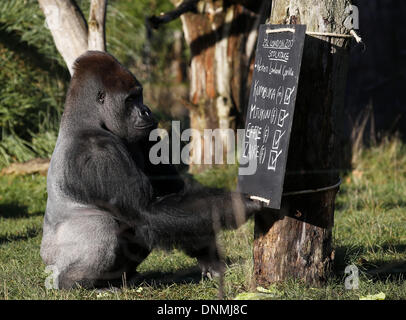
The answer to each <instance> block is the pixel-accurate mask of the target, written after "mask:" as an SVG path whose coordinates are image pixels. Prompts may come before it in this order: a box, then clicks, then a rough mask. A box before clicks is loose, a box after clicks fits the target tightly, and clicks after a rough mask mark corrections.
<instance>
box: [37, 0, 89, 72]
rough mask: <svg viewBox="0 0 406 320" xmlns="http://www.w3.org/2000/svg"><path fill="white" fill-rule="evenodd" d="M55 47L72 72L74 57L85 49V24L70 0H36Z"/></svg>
mask: <svg viewBox="0 0 406 320" xmlns="http://www.w3.org/2000/svg"><path fill="white" fill-rule="evenodd" d="M38 2H39V5H40V7H41V9H42V11H43V12H44V15H45V18H46V23H47V25H48V28H49V29H50V31H51V33H52V37H53V38H54V42H55V45H56V48H57V49H58V51H59V53H60V54H61V55H62V57H63V59H64V60H65V62H66V65H67V67H68V69H69V72H70V74H72V72H73V69H72V67H73V63H74V62H75V59H76V58H77V57H78V56H80V55H81V54H82V53H84V52H85V51H86V50H87V41H88V40H87V25H86V20H85V19H84V17H83V15H82V13H81V11H80V9H79V8H78V7H77V5H76V3H75V2H74V1H72V0H38Z"/></svg>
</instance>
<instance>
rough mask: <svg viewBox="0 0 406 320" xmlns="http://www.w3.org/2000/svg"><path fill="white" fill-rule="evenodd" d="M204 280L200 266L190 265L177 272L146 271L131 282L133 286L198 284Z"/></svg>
mask: <svg viewBox="0 0 406 320" xmlns="http://www.w3.org/2000/svg"><path fill="white" fill-rule="evenodd" d="M201 280H202V275H201V271H200V268H199V267H198V266H196V267H190V268H187V269H182V270H178V271H175V272H159V271H152V272H144V273H139V274H137V275H136V276H134V277H133V278H132V279H131V280H130V281H129V284H130V285H132V286H139V285H142V284H143V285H145V284H146V285H149V286H153V287H157V286H165V285H170V284H197V283H199V282H200V281H201Z"/></svg>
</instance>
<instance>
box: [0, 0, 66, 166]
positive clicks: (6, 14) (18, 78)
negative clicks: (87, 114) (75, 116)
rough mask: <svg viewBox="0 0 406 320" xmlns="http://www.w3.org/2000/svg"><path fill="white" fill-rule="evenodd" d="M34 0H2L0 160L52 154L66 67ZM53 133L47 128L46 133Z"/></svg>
mask: <svg viewBox="0 0 406 320" xmlns="http://www.w3.org/2000/svg"><path fill="white" fill-rule="evenodd" d="M44 21H45V20H44V17H43V15H42V12H41V10H40V8H39V6H38V3H37V2H36V1H33V0H31V1H23V0H10V1H2V2H1V3H0V129H1V132H0V166H4V165H7V164H9V163H10V162H11V161H15V160H17V161H25V160H28V159H30V158H32V157H34V156H43V157H46V156H49V155H50V154H51V152H52V149H53V144H54V141H49V142H47V143H46V144H44V145H39V144H38V143H35V144H34V142H35V141H37V142H38V141H39V139H41V138H40V137H44V136H46V134H45V132H46V131H50V132H52V131H53V132H55V130H56V129H57V126H58V122H59V117H60V114H61V110H62V104H63V99H64V92H65V90H66V84H67V80H68V73H67V70H66V69H65V67H64V62H63V60H62V58H61V57H60V56H59V54H58V53H57V51H56V48H55V46H54V44H53V40H52V37H51V34H50V32H49V30H48V29H47V28H46V27H45V24H44ZM51 136H52V137H53V136H54V134H52V133H51V134H48V137H51Z"/></svg>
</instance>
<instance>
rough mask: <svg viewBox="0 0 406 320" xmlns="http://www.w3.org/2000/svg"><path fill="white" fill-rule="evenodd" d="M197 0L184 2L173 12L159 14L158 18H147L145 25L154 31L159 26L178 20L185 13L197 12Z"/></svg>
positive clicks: (185, 0)
mask: <svg viewBox="0 0 406 320" xmlns="http://www.w3.org/2000/svg"><path fill="white" fill-rule="evenodd" d="M198 2H199V0H184V1H183V2H182V3H181V4H180V5H178V6H177V7H176V8H175V9H174V10H172V11H169V12H167V13H161V14H160V15H159V16H151V17H149V18H147V23H148V24H149V25H150V26H151V27H152V28H154V29H158V28H159V26H160V25H161V24H164V23H168V22H171V21H173V20H175V19H177V18H179V17H180V16H181V15H182V14H184V13H186V12H197V6H196V5H197V3H198Z"/></svg>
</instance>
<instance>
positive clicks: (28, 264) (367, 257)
mask: <svg viewBox="0 0 406 320" xmlns="http://www.w3.org/2000/svg"><path fill="white" fill-rule="evenodd" d="M405 169H406V147H405V145H404V144H402V143H400V142H399V141H398V140H394V141H387V142H384V143H383V144H382V145H381V146H379V147H375V148H372V149H369V150H365V151H363V153H362V154H361V156H360V158H359V160H358V163H357V164H356V166H355V168H354V170H353V171H352V172H351V173H348V174H345V175H344V176H343V184H342V186H341V190H340V192H339V194H338V196H337V201H336V214H335V226H334V230H333V235H334V246H335V251H336V258H335V274H334V275H333V276H332V278H331V279H330V280H329V282H328V283H326V284H325V285H324V286H323V287H320V288H313V287H311V286H308V285H306V284H303V283H301V282H300V281H298V280H294V279H292V280H290V281H286V282H283V283H280V284H277V285H274V286H272V287H270V288H267V289H269V293H262V294H260V295H256V296H255V297H257V298H261V299H305V300H306V299H359V298H360V297H362V296H366V295H370V294H378V293H380V292H383V293H385V295H386V299H406V282H405V279H404V277H405V274H406V263H405V261H406V208H405V206H406V200H405V199H406V197H405V196H406V172H405ZM236 174H237V170H236V168H235V167H230V168H229V169H226V170H222V169H218V168H217V169H214V170H211V171H209V172H205V173H203V174H200V175H198V176H196V178H197V180H198V181H199V182H201V183H204V184H206V185H209V186H222V187H226V188H231V189H232V188H233V187H234V186H235V183H236ZM45 205H46V178H45V177H43V176H39V175H32V176H23V177H0V299H215V298H216V297H217V293H218V283H217V282H216V281H210V280H203V281H202V280H201V278H200V274H199V270H198V268H197V264H196V260H195V259H192V258H190V257H188V256H186V255H185V254H183V253H182V252H180V251H178V250H174V251H172V252H170V253H168V252H164V251H161V250H155V251H153V252H152V253H151V255H150V256H149V257H148V258H147V259H146V260H145V261H144V262H143V263H142V264H141V265H140V266H139V268H138V271H139V272H140V273H141V274H142V275H143V281H142V282H140V283H138V284H137V285H135V286H129V285H128V286H127V287H126V288H125V289H123V290H120V291H118V292H104V293H99V292H96V291H94V290H80V289H77V290H69V291H66V290H61V291H56V290H47V289H45V285H44V284H45V281H46V278H47V276H48V274H47V273H46V272H45V266H44V265H43V263H42V261H41V258H40V256H39V248H40V242H41V233H42V220H43V213H44V210H45ZM253 227H254V223H253V221H252V220H251V221H249V222H248V223H247V224H245V225H244V226H242V227H241V228H240V229H238V230H235V231H227V232H223V233H222V234H221V235H220V237H219V243H220V244H221V245H222V250H223V252H224V255H225V257H226V260H227V270H226V275H225V288H224V290H225V297H226V298H227V299H233V298H235V297H236V296H237V295H238V294H240V293H245V292H255V287H254V286H253V281H252V278H253V274H252V266H253V262H252V243H253ZM349 264H355V265H356V266H357V267H358V268H359V272H360V282H359V289H358V290H346V289H345V287H344V280H345V277H346V276H347V275H346V274H344V269H345V267H346V266H347V265H349Z"/></svg>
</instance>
